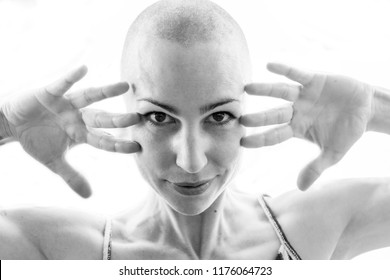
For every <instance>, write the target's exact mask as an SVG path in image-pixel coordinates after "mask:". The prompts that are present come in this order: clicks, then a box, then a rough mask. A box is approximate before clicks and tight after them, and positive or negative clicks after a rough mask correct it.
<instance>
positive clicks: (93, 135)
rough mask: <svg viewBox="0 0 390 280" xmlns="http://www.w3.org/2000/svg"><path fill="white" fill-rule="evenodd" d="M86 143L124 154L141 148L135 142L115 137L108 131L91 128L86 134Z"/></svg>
mask: <svg viewBox="0 0 390 280" xmlns="http://www.w3.org/2000/svg"><path fill="white" fill-rule="evenodd" d="M86 143H88V144H89V145H91V146H93V147H95V148H98V149H101V150H105V151H109V152H117V153H124V154H131V153H136V152H139V151H140V150H141V146H140V145H139V144H138V143H137V142H133V141H128V140H123V139H117V138H115V137H113V136H112V135H110V134H108V133H103V132H101V131H96V130H92V129H91V130H90V131H89V132H88V134H87V142H86Z"/></svg>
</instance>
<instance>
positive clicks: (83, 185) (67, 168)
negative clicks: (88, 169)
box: [46, 157, 92, 198]
mask: <svg viewBox="0 0 390 280" xmlns="http://www.w3.org/2000/svg"><path fill="white" fill-rule="evenodd" d="M46 166H47V167H48V168H49V169H50V170H52V171H53V172H54V173H56V174H57V175H59V176H61V177H62V179H64V181H65V182H66V183H67V184H68V185H69V187H71V188H72V189H73V190H74V191H75V192H76V193H77V194H78V195H80V196H81V197H83V198H88V197H90V196H91V193H92V191H91V187H90V186H89V183H88V181H87V180H86V179H85V178H84V176H83V175H81V174H80V172H78V171H77V170H76V169H74V168H73V167H72V166H71V165H70V164H69V163H68V162H67V161H66V159H65V158H64V157H61V158H58V159H56V160H54V161H52V162H51V163H48V164H46Z"/></svg>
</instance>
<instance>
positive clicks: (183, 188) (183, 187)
mask: <svg viewBox="0 0 390 280" xmlns="http://www.w3.org/2000/svg"><path fill="white" fill-rule="evenodd" d="M212 181H213V179H211V180H204V181H199V182H195V183H190V182H180V183H172V182H169V181H168V182H169V184H170V185H171V186H173V188H174V189H175V190H176V191H177V192H178V193H180V194H182V195H186V196H191V195H199V194H202V193H204V192H205V191H206V190H207V188H208V187H209V186H210V185H211V183H212Z"/></svg>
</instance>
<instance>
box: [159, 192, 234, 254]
mask: <svg viewBox="0 0 390 280" xmlns="http://www.w3.org/2000/svg"><path fill="white" fill-rule="evenodd" d="M227 196H228V195H227V193H226V191H225V192H223V193H222V194H221V195H220V196H219V197H218V198H217V199H216V200H215V201H214V202H213V204H212V205H211V206H210V207H209V208H207V209H206V210H205V211H204V212H202V213H201V214H198V215H194V216H187V215H183V214H180V213H178V212H176V211H175V210H174V209H173V208H171V207H170V206H169V205H168V204H167V203H166V202H165V201H162V200H161V199H160V201H159V204H160V206H159V208H160V219H161V220H160V221H161V226H162V227H163V229H162V230H161V233H162V238H163V239H164V240H161V241H162V242H164V243H165V244H171V245H172V246H174V247H175V248H177V249H179V250H180V251H183V252H185V253H186V254H187V255H188V256H189V257H190V258H193V259H210V258H212V255H213V252H214V249H215V248H218V247H219V245H220V243H221V241H222V237H223V236H224V234H223V233H224V232H225V231H226V224H227V223H226V221H225V219H226V217H225V216H226V215H225V214H224V210H225V209H224V208H225V207H226V200H227Z"/></svg>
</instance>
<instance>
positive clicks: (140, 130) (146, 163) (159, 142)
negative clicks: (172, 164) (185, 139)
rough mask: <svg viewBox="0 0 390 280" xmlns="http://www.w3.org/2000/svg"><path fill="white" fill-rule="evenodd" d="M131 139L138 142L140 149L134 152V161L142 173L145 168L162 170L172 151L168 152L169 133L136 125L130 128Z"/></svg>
mask: <svg viewBox="0 0 390 280" xmlns="http://www.w3.org/2000/svg"><path fill="white" fill-rule="evenodd" d="M131 135H132V140H133V141H136V142H137V143H139V144H140V145H141V147H142V151H141V152H139V153H137V154H136V157H135V158H136V162H137V164H138V166H139V167H140V168H141V169H142V171H143V173H145V172H146V173H147V170H149V171H151V170H154V172H156V171H159V170H160V171H162V170H163V168H164V166H167V164H166V163H167V162H168V161H169V159H170V157H172V153H170V152H169V149H168V147H169V135H166V134H164V133H161V132H159V133H157V131H155V130H154V129H153V128H148V127H146V126H145V125H136V126H133V127H132V130H131Z"/></svg>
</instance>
